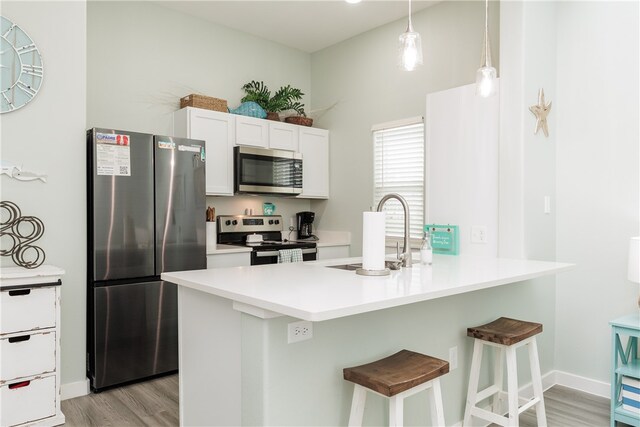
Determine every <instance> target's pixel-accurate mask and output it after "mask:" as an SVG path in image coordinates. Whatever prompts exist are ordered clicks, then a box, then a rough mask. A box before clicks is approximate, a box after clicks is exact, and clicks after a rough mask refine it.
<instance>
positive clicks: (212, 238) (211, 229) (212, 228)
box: [206, 221, 217, 253]
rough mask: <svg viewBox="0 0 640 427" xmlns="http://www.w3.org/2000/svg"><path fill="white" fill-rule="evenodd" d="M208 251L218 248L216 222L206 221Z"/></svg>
mask: <svg viewBox="0 0 640 427" xmlns="http://www.w3.org/2000/svg"><path fill="white" fill-rule="evenodd" d="M206 227H207V228H206V239H207V253H209V252H211V251H214V250H215V249H216V242H217V241H216V222H215V221H207V222H206Z"/></svg>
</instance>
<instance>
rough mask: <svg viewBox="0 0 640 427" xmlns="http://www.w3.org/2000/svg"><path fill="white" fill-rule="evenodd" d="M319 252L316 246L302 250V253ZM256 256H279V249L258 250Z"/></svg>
mask: <svg viewBox="0 0 640 427" xmlns="http://www.w3.org/2000/svg"><path fill="white" fill-rule="evenodd" d="M317 252H318V250H317V249H316V248H313V249H303V250H302V255H306V254H315V253H317ZM256 256H257V257H259V258H261V257H267V256H278V251H256Z"/></svg>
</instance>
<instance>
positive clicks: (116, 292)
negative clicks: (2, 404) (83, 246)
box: [87, 128, 206, 391]
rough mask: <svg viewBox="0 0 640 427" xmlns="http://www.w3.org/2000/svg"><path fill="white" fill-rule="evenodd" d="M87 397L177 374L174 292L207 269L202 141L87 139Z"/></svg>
mask: <svg viewBox="0 0 640 427" xmlns="http://www.w3.org/2000/svg"><path fill="white" fill-rule="evenodd" d="M87 202H88V203H87V204H88V206H87V213H88V218H87V222H88V233H87V236H88V238H87V239H88V245H87V246H88V254H87V255H88V261H87V273H88V289H87V376H88V377H89V380H90V383H91V389H92V390H94V391H100V390H101V389H104V388H108V387H112V386H115V385H119V384H124V383H128V382H133V381H138V380H141V379H145V378H149V377H153V376H156V375H160V374H165V373H170V372H175V371H177V369H178V315H177V309H178V305H177V289H176V285H174V284H173V283H169V282H164V281H162V280H160V274H161V273H163V272H169V271H180V270H195V269H204V268H206V249H205V248H206V245H205V219H206V216H205V212H206V207H205V204H206V200H205V151H204V141H196V140H189V139H183V138H174V137H166V136H158V135H149V134H142V133H136V132H127V131H120V130H112V129H97V128H94V129H90V130H88V131H87Z"/></svg>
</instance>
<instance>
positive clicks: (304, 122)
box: [284, 116, 313, 126]
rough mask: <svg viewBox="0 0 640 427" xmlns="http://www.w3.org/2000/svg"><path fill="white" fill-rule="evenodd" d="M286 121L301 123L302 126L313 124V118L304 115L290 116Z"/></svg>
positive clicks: (295, 123)
mask: <svg viewBox="0 0 640 427" xmlns="http://www.w3.org/2000/svg"><path fill="white" fill-rule="evenodd" d="M284 121H285V122H287V123H291V124H294V125H300V126H311V125H313V119H310V118H309V117H303V116H289V117H287V118H286V119H284Z"/></svg>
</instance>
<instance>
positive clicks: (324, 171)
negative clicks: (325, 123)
mask: <svg viewBox="0 0 640 427" xmlns="http://www.w3.org/2000/svg"><path fill="white" fill-rule="evenodd" d="M299 138H300V139H299V147H300V148H299V151H300V153H302V194H300V195H299V196H298V197H301V198H310V199H328V198H329V131H328V130H324V129H316V128H310V127H303V126H301V127H300V135H299Z"/></svg>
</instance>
